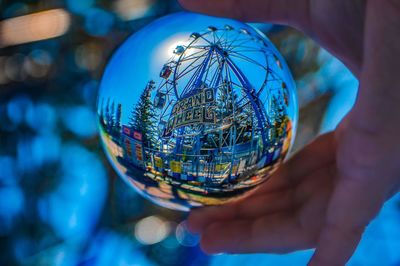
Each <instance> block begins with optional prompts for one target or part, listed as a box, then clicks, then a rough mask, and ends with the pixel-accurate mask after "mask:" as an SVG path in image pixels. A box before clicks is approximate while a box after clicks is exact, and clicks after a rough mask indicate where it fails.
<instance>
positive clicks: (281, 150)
mask: <svg viewBox="0 0 400 266" xmlns="http://www.w3.org/2000/svg"><path fill="white" fill-rule="evenodd" d="M296 101H297V100H296V93H295V85H294V82H293V78H292V76H291V73H290V70H289V69H288V67H287V65H286V63H285V61H284V60H283V58H282V56H281V55H280V54H279V52H278V51H277V49H276V48H275V47H274V45H273V44H272V43H271V42H270V41H269V40H268V39H267V38H266V37H265V36H264V35H262V34H261V33H260V32H258V31H257V30H255V29H254V28H252V27H251V26H249V25H247V24H244V23H242V22H238V21H235V20H231V19H224V18H214V17H209V16H205V15H199V14H193V13H186V12H185V13H177V14H173V15H170V16H167V17H163V18H161V19H159V20H157V21H155V22H153V23H151V24H150V25H148V26H146V27H145V28H143V29H142V30H140V31H139V32H137V33H135V34H133V35H132V36H130V37H129V38H128V39H127V40H126V41H125V42H124V43H123V44H122V46H121V47H120V48H119V49H117V51H116V52H115V54H114V55H113V57H112V58H111V60H110V62H109V64H108V65H107V67H106V70H105V72H104V75H103V78H102V81H101V86H100V92H99V98H98V122H99V131H100V136H101V141H102V143H103V146H104V149H105V152H106V154H107V156H108V159H109V160H110V162H111V164H112V165H113V166H114V169H115V170H116V171H117V172H118V174H119V175H120V176H121V177H122V178H123V179H124V180H125V181H126V182H127V183H129V184H130V185H131V186H132V187H133V188H135V189H136V190H137V191H138V192H139V193H140V194H142V195H143V196H145V197H146V198H148V199H150V200H152V201H153V202H155V203H157V204H159V205H161V206H164V207H167V208H171V209H177V210H189V209H190V208H191V207H199V206H204V205H218V204H222V203H225V202H227V201H229V200H232V199H235V198H237V197H239V196H241V195H244V193H245V192H247V191H249V190H251V189H253V188H254V187H256V186H257V185H259V184H260V183H262V182H263V181H265V180H267V179H268V177H269V176H270V175H271V173H272V172H273V171H274V170H275V169H276V168H277V167H278V166H279V165H280V164H281V163H282V161H283V160H284V158H285V157H286V155H287V153H288V151H289V149H290V146H291V143H292V142H293V138H294V133H295V131H296V124H297V116H298V110H297V102H296Z"/></svg>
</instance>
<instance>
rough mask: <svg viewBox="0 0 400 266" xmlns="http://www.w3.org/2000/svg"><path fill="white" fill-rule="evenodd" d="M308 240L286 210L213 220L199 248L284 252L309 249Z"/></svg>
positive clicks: (220, 250) (206, 249) (224, 250)
mask: <svg viewBox="0 0 400 266" xmlns="http://www.w3.org/2000/svg"><path fill="white" fill-rule="evenodd" d="M312 243H313V240H312V239H310V237H309V236H308V235H307V234H306V233H305V232H304V231H303V230H302V228H301V227H300V225H299V223H298V222H297V220H296V219H295V218H294V216H293V215H292V214H290V213H278V214H272V215H267V216H262V217H260V218H258V219H253V220H251V219H246V220H230V221H224V222H218V223H213V224H211V225H210V226H208V227H207V229H206V230H205V232H204V234H203V236H202V239H201V247H202V249H203V250H204V251H205V252H206V253H209V254H215V253H259V252H274V253H287V252H290V251H293V250H298V249H307V248H310V247H311V246H312Z"/></svg>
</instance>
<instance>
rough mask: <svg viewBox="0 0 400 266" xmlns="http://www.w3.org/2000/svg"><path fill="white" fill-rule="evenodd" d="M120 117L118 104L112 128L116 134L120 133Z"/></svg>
mask: <svg viewBox="0 0 400 266" xmlns="http://www.w3.org/2000/svg"><path fill="white" fill-rule="evenodd" d="M121 116H122V104H118V107H117V110H116V112H115V120H114V127H115V131H116V133H117V134H120V133H121Z"/></svg>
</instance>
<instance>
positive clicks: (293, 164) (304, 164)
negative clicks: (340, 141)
mask: <svg viewBox="0 0 400 266" xmlns="http://www.w3.org/2000/svg"><path fill="white" fill-rule="evenodd" d="M335 152H336V143H335V136H334V133H327V134H324V135H321V136H319V137H318V138H317V139H316V140H314V141H313V142H312V143H310V144H309V145H307V146H306V147H305V148H304V149H302V150H301V151H300V152H298V153H297V154H295V155H294V156H293V157H292V158H291V159H290V160H289V161H288V162H286V163H284V164H283V165H282V166H281V167H280V168H278V170H277V171H276V172H275V173H274V174H273V175H272V176H271V177H270V180H268V181H267V182H265V183H264V184H263V185H261V186H260V187H259V188H258V189H256V190H255V191H254V193H253V194H262V193H266V192H271V191H276V190H280V189H284V188H287V187H290V186H294V185H296V184H298V183H299V182H300V181H301V180H302V179H303V178H304V177H305V176H308V175H311V174H312V173H313V172H315V171H317V170H319V169H322V168H325V167H327V166H329V165H332V163H333V162H334V161H335Z"/></svg>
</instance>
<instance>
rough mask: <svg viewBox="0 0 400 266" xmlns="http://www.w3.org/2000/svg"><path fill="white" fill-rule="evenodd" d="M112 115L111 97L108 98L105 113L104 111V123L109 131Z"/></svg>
mask: <svg viewBox="0 0 400 266" xmlns="http://www.w3.org/2000/svg"><path fill="white" fill-rule="evenodd" d="M110 117H111V112H110V98H108V99H107V104H106V108H105V113H104V120H105V121H104V122H105V123H104V124H105V125H106V131H107V132H109V129H110V124H109V123H110Z"/></svg>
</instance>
